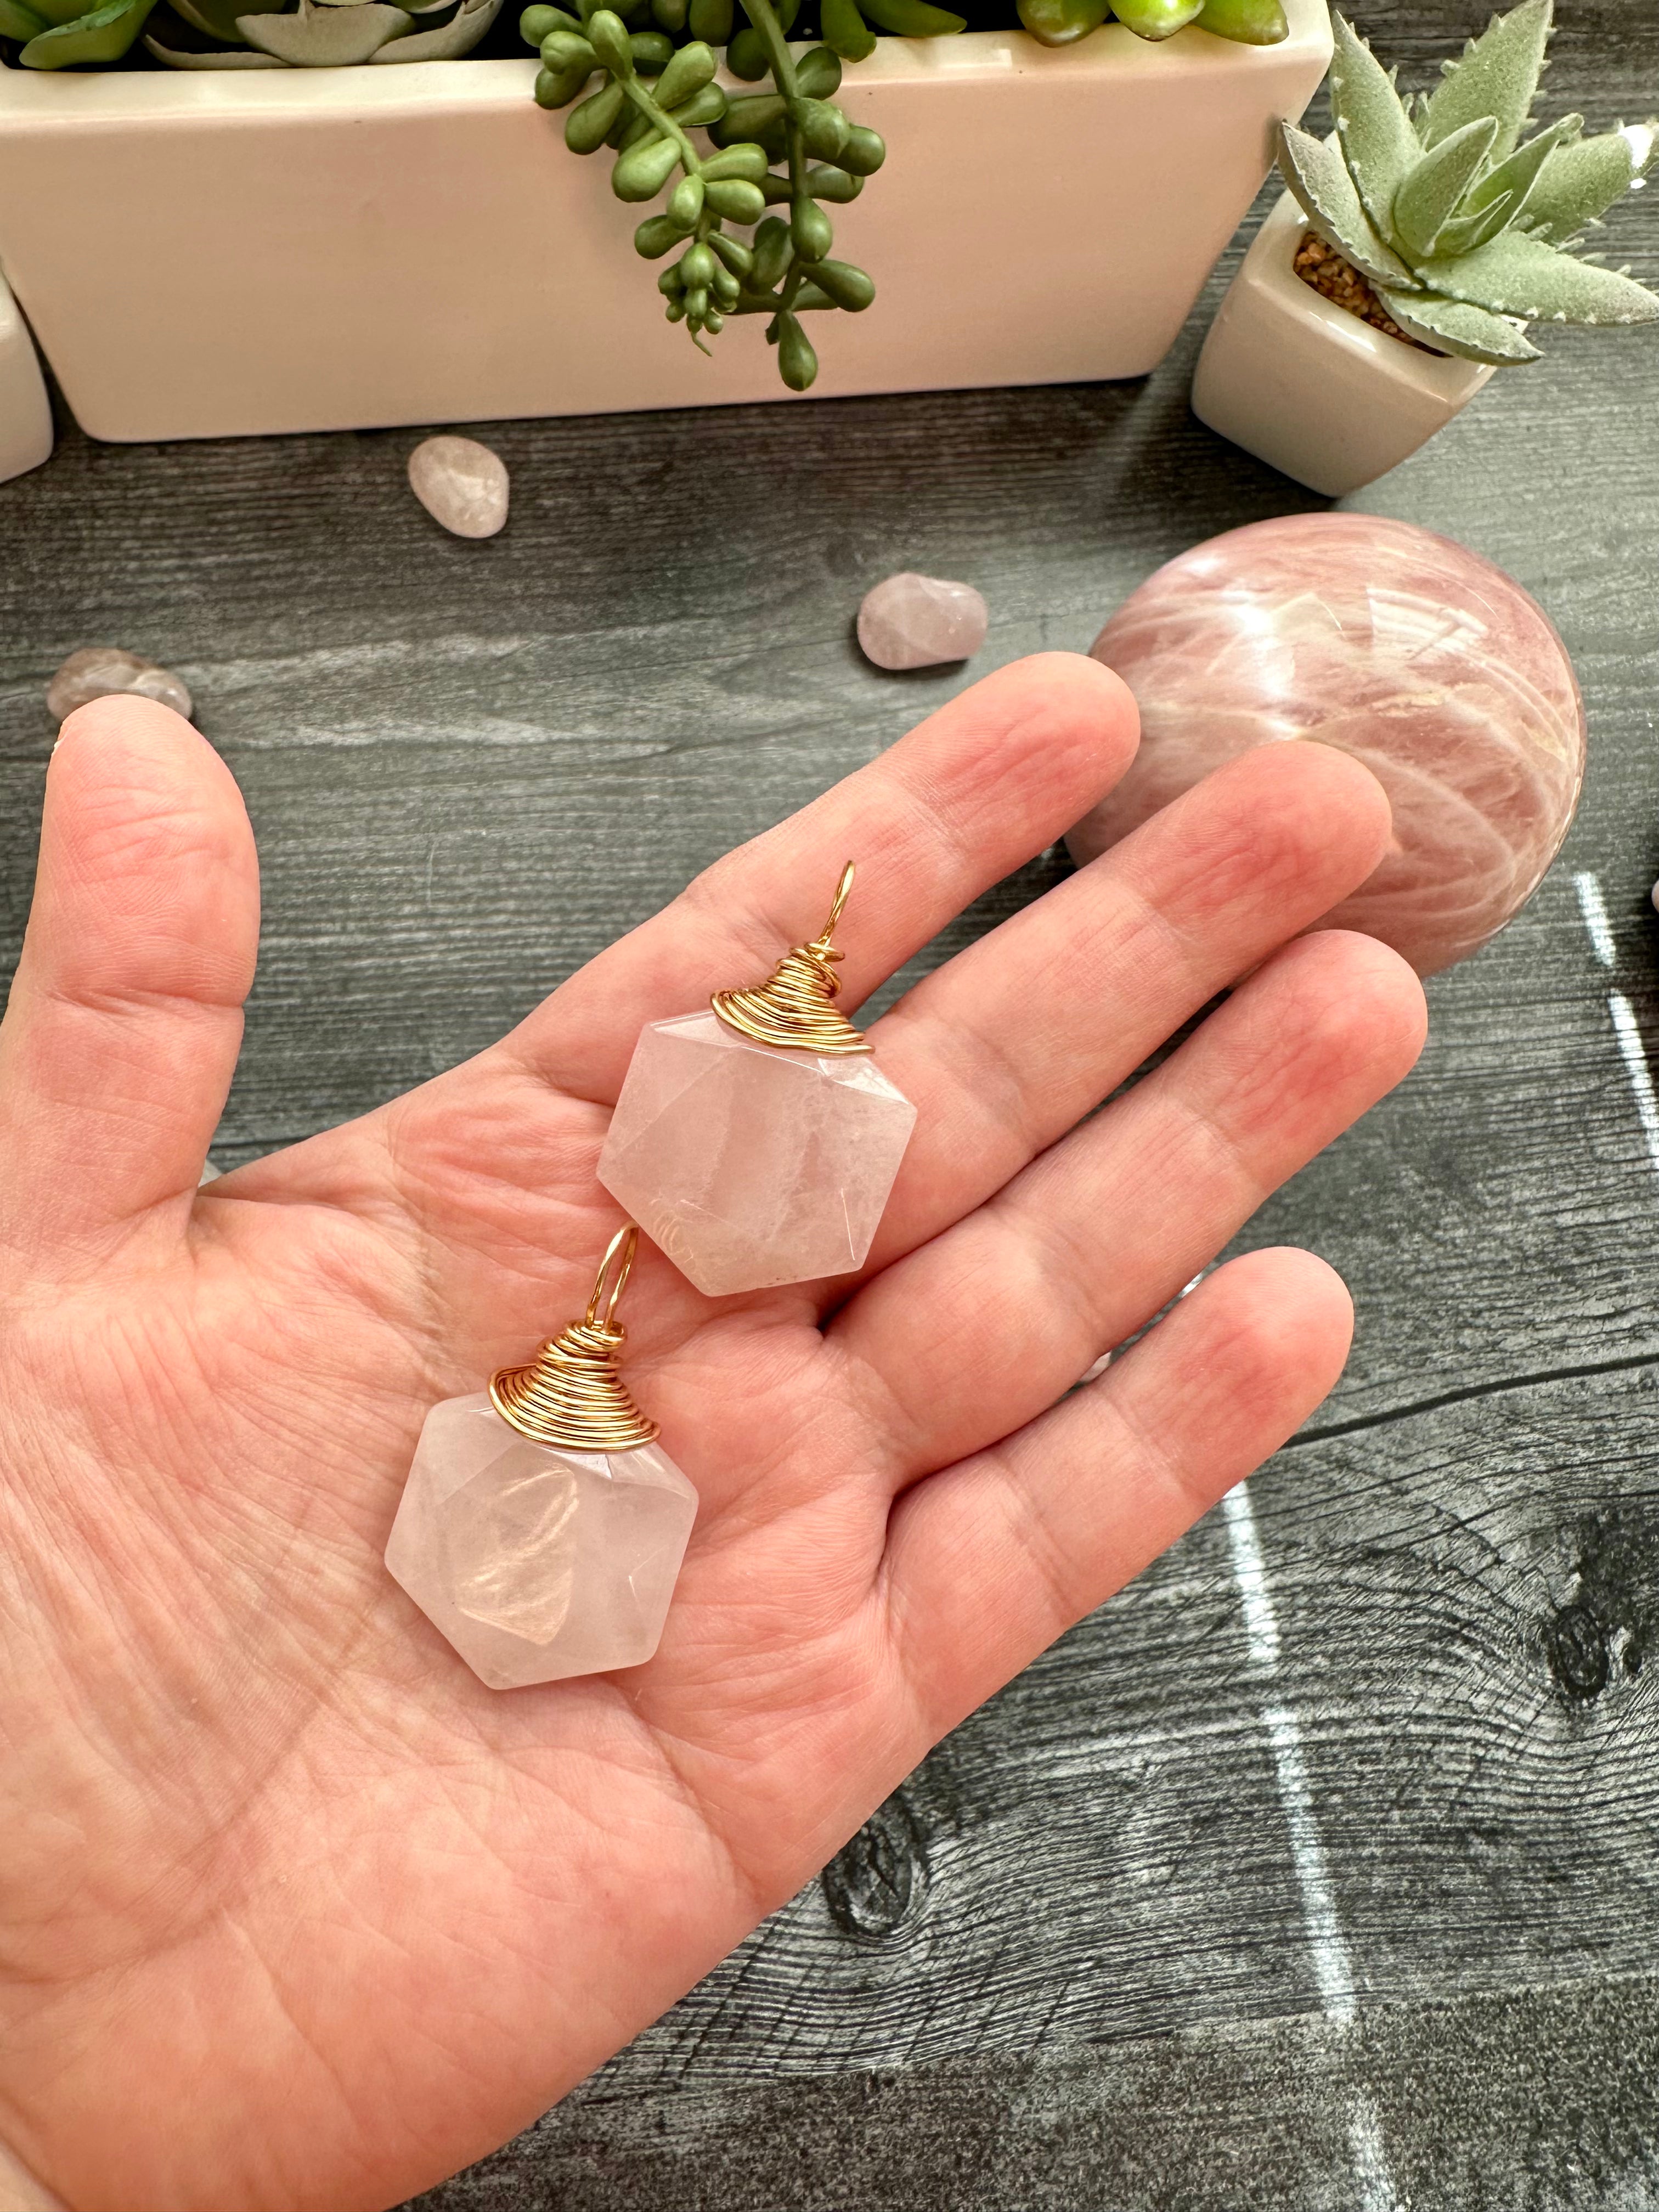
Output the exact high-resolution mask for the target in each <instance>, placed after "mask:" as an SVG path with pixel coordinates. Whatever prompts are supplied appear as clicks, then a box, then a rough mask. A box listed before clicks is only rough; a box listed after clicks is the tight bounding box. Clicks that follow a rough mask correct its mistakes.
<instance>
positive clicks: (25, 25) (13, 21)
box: [0, 0, 46, 40]
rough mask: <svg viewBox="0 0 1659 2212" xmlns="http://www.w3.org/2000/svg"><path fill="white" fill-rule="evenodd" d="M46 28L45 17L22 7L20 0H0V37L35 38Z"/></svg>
mask: <svg viewBox="0 0 1659 2212" xmlns="http://www.w3.org/2000/svg"><path fill="white" fill-rule="evenodd" d="M45 29H46V17H45V16H44V15H36V14H35V12H34V10H33V9H32V8H26V7H24V6H23V4H22V0H0V39H22V40H29V39H37V38H39V37H40V33H41V32H42V31H44V30H45Z"/></svg>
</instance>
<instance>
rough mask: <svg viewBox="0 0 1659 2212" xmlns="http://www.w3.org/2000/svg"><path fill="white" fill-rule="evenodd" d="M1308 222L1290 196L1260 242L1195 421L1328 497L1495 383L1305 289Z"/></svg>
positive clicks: (1382, 469) (1218, 332) (1408, 447)
mask: <svg viewBox="0 0 1659 2212" xmlns="http://www.w3.org/2000/svg"><path fill="white" fill-rule="evenodd" d="M1307 228H1308V219H1307V217H1306V216H1305V215H1304V213H1303V211H1302V210H1301V208H1300V207H1299V206H1298V205H1297V202H1296V200H1295V199H1294V198H1293V197H1292V196H1291V194H1290V193H1289V192H1286V193H1285V196H1284V197H1283V198H1282V199H1281V200H1280V201H1279V204H1278V206H1277V207H1275V208H1274V210H1273V213H1272V214H1271V215H1270V216H1268V217H1267V221H1266V222H1264V223H1263V224H1262V226H1261V229H1260V230H1259V231H1258V232H1257V234H1256V236H1255V243H1254V244H1253V245H1252V246H1251V247H1250V250H1249V252H1248V253H1247V254H1246V255H1245V257H1244V262H1243V267H1242V268H1241V269H1240V270H1239V272H1238V274H1237V276H1235V277H1234V279H1233V281H1232V284H1231V287H1230V289H1229V290H1228V293H1227V296H1226V298H1225V300H1224V301H1222V303H1221V309H1220V313H1218V315H1217V317H1216V319H1215V321H1214V323H1213V324H1212V325H1211V328H1210V334H1209V336H1208V337H1207V338H1206V339H1205V341H1204V350H1203V352H1202V353H1201V354H1200V356H1199V361H1198V370H1197V374H1195V375H1194V379H1193V412H1194V415H1196V416H1197V417H1198V419H1199V421H1200V422H1206V423H1207V424H1208V425H1209V427H1210V428H1211V429H1212V430H1218V431H1219V432H1220V434H1221V435H1222V436H1223V437H1224V438H1231V440H1232V441H1233V443H1234V445H1236V446H1243V448H1244V450H1245V452H1246V453H1254V454H1255V456H1256V458H1257V459H1258V460H1263V461H1266V462H1267V463H1268V464H1269V465H1271V466H1272V467H1273V468H1276V469H1279V470H1281V471H1283V473H1284V474H1285V476H1287V477H1294V478H1295V479H1296V481H1297V483H1304V484H1306V485H1307V486H1308V487H1309V489H1310V490H1312V491H1318V492H1324V493H1325V494H1327V495H1328V496H1330V497H1332V498H1336V497H1340V495H1341V494H1342V493H1344V492H1350V491H1358V489H1359V487H1360V486H1361V485H1362V484H1368V483H1372V482H1373V481H1374V480H1375V479H1376V477H1380V476H1382V475H1383V474H1385V473H1386V471H1388V470H1389V469H1391V468H1393V467H1394V466H1395V464H1396V463H1397V462H1400V461H1403V460H1404V459H1405V458H1406V456H1407V454H1408V453H1415V452H1416V451H1417V449H1418V447H1419V446H1421V445H1423V444H1425V442H1426V441H1428V440H1429V439H1430V438H1431V437H1432V436H1433V435H1434V434H1435V432H1436V431H1437V430H1438V429H1439V428H1442V426H1443V424H1445V423H1447V422H1450V420H1451V418H1452V416H1454V415H1455V414H1456V413H1457V412H1458V410H1460V409H1461V408H1463V407H1467V406H1468V404H1469V402H1470V400H1471V399H1473V398H1474V395H1475V393H1476V392H1479V391H1480V387H1481V386H1482V385H1483V384H1484V383H1485V382H1486V380H1487V378H1488V377H1489V376H1490V375H1491V374H1492V370H1491V369H1490V368H1484V367H1483V366H1482V365H1481V364H1480V362H1473V361H1459V360H1455V359H1454V358H1452V357H1451V356H1449V355H1446V354H1436V353H1425V352H1424V350H1423V349H1421V348H1420V347H1419V346H1412V345H1407V344H1405V343H1402V341H1401V339H1399V338H1394V337H1389V335H1388V333H1387V332H1386V331H1379V330H1374V329H1373V328H1372V327H1371V325H1370V324H1369V323H1362V322H1361V321H1360V319H1359V318H1358V315H1351V314H1350V313H1348V311H1347V309H1346V307H1337V306H1336V305H1335V303H1334V301H1330V300H1327V299H1325V298H1324V297H1322V295H1321V294H1319V293H1317V292H1316V291H1315V290H1314V289H1313V287H1312V286H1311V285H1310V284H1304V283H1303V281H1302V279H1301V278H1300V277H1299V276H1297V273H1296V268H1295V261H1296V252H1297V246H1299V245H1300V243H1301V241H1302V240H1303V238H1304V235H1305V234H1306V232H1307Z"/></svg>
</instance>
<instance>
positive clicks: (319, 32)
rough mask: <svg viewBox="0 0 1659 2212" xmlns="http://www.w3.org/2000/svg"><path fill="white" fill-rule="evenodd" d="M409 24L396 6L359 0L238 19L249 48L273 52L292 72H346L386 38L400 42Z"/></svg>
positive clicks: (305, 2)
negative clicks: (345, 5) (358, 2)
mask: <svg viewBox="0 0 1659 2212" xmlns="http://www.w3.org/2000/svg"><path fill="white" fill-rule="evenodd" d="M236 21H237V28H238V29H239V30H240V32H241V33H242V36H243V37H244V38H245V39H246V40H247V42H248V44H249V46H258V49H259V51H260V52H261V53H265V54H275V55H276V58H277V60H278V61H279V62H286V63H288V64H289V67H290V68H291V69H345V68H349V67H351V66H352V65H353V64H356V63H358V62H366V61H367V60H368V58H369V56H370V55H371V54H372V53H374V52H375V51H376V49H377V48H378V47H380V46H385V44H386V40H388V39H396V38H400V37H401V36H402V35H403V33H404V32H406V31H407V30H408V29H409V28H410V24H411V22H412V21H413V18H412V17H411V16H410V15H407V14H406V13H405V12H404V9H401V8H392V7H386V6H383V5H382V4H381V3H380V0H362V5H360V6H357V7H354V8H313V7H312V6H311V5H310V4H309V0H300V8H299V12H298V14H297V15H239V16H238V17H237V19H236Z"/></svg>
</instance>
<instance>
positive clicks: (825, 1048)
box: [708, 860, 870, 1053]
mask: <svg viewBox="0 0 1659 2212" xmlns="http://www.w3.org/2000/svg"><path fill="white" fill-rule="evenodd" d="M855 872H856V870H855V868H854V863H853V862H852V861H851V860H849V861H848V863H847V866H845V867H844V868H843V869H842V872H841V881H840V882H839V883H838V884H836V896H835V897H834V898H833V899H832V900H831V902H830V904H829V920H828V921H826V922H825V923H824V925H823V928H822V929H821V930H820V931H819V932H818V933H817V936H816V937H814V938H812V939H810V940H809V941H808V942H807V943H806V944H805V945H796V946H795V948H794V950H793V951H790V952H786V953H785V955H784V956H783V958H782V959H781V960H780V961H779V963H778V964H777V966H776V967H775V969H773V970H772V973H771V975H770V976H769V978H768V979H767V981H765V982H764V983H757V984H756V985H754V986H753V987H752V988H750V989H749V990H746V991H716V992H715V994H714V997H713V998H712V999H711V1000H709V1002H708V1003H709V1005H710V1006H712V1007H713V1008H714V1012H715V1013H716V1014H717V1015H718V1016H719V1017H720V1020H721V1021H723V1022H724V1023H725V1024H726V1027H727V1029H731V1030H738V1032H739V1033H740V1034H741V1035H742V1036H746V1037H752V1038H753V1039H754V1041H755V1042H756V1043H757V1044H769V1045H778V1046H781V1047H782V1048H784V1049H785V1050H786V1051H793V1052H811V1053H851V1052H868V1051H869V1049H870V1045H869V1042H868V1041H867V1039H866V1037H865V1035H864V1033H863V1031H862V1030H859V1029H857V1028H855V1027H854V1024H852V1023H851V1022H849V1021H848V1018H847V1017H846V1015H845V1014H843V1013H842V1012H841V1010H840V1008H839V1007H838V1006H836V1003H835V1001H836V996H837V994H839V992H840V990H841V978H840V976H839V975H836V969H835V963H836V961H837V960H839V959H841V958H842V954H841V953H840V952H839V951H837V950H836V947H835V946H834V945H832V944H831V943H830V941H829V940H830V939H831V938H832V937H833V936H834V935H835V931H836V923H837V922H838V921H840V920H841V917H842V910H843V909H844V908H845V907H846V904H847V902H848V897H849V896H851V893H852V889H853V878H854V874H855Z"/></svg>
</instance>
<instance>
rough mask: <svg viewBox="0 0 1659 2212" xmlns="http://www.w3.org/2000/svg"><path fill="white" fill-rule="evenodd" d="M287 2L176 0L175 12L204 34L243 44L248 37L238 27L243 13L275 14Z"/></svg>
mask: <svg viewBox="0 0 1659 2212" xmlns="http://www.w3.org/2000/svg"><path fill="white" fill-rule="evenodd" d="M285 5H286V0H265V5H264V6H263V7H259V6H254V7H250V6H249V5H248V4H247V0H173V14H174V15H179V16H181V17H182V18H183V20H184V21H185V22H186V23H188V24H189V25H190V27H191V29H192V30H195V31H200V32H201V33H203V35H204V37H205V38H210V39H221V40H223V41H224V43H225V44H226V45H227V46H242V45H244V44H245V43H246V41H245V40H243V37H242V34H241V33H240V31H239V30H238V29H237V27H236V18H237V17H238V16H239V15H267V14H270V15H275V14H276V13H277V12H279V11H280V10H281V9H282V8H283V7H284V6H285Z"/></svg>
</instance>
